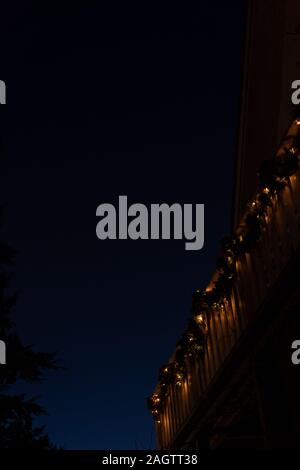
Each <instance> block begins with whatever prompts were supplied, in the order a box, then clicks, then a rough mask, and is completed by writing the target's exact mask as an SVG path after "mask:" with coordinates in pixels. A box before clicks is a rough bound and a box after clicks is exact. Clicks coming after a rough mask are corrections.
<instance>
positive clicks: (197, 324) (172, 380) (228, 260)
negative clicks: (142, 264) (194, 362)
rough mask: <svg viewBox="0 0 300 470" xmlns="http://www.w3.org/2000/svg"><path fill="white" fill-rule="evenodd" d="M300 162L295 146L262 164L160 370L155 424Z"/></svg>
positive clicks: (154, 405) (152, 400)
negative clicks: (244, 208)
mask: <svg viewBox="0 0 300 470" xmlns="http://www.w3.org/2000/svg"><path fill="white" fill-rule="evenodd" d="M294 123H296V125H297V136H292V138H293V139H294V140H295V141H296V140H297V139H299V138H300V136H299V132H300V130H299V126H300V119H296V121H294ZM294 123H293V124H294ZM299 161H300V155H299V148H298V145H292V146H291V147H290V148H289V149H287V148H284V147H283V148H282V151H281V153H280V155H279V154H277V155H276V156H275V158H274V159H273V160H268V161H266V162H263V164H262V166H261V170H260V172H259V179H260V189H259V190H258V192H257V194H256V196H255V199H254V200H252V201H251V202H250V204H249V205H248V208H249V210H248V213H246V215H245V217H244V219H243V224H242V225H241V226H240V227H238V232H239V233H238V235H234V236H233V237H227V239H226V243H225V248H224V252H223V255H222V257H221V258H220V259H219V263H218V264H219V266H218V269H217V272H218V276H217V279H216V280H215V281H214V282H213V283H211V284H210V285H209V286H208V287H206V289H205V290H204V291H201V290H200V289H196V290H195V292H194V295H193V302H194V306H193V308H192V310H193V312H192V319H191V321H190V324H189V327H188V329H187V331H186V332H185V333H184V334H183V336H182V340H181V341H180V342H179V344H178V347H177V349H176V357H177V360H176V361H174V362H173V363H169V364H168V366H164V367H162V368H161V372H160V378H159V386H158V390H159V392H158V393H155V394H153V395H152V396H151V397H150V398H149V399H148V405H149V408H150V409H151V412H152V415H153V416H154V418H155V421H156V423H158V424H159V423H160V419H159V416H160V414H161V409H162V404H163V401H164V399H165V398H166V397H167V396H168V392H169V387H170V386H171V385H173V384H174V385H178V386H181V385H182V384H183V383H186V384H187V382H185V376H186V372H185V361H186V359H187V358H190V357H194V356H195V354H196V355H199V354H200V353H201V354H203V353H204V350H205V345H206V337H207V334H208V321H207V316H208V315H210V312H211V311H214V310H218V311H219V310H220V309H223V308H224V302H226V301H227V299H228V298H229V296H230V294H231V290H232V286H233V281H234V279H235V274H236V267H237V265H238V263H239V262H240V258H241V255H243V254H245V253H248V252H249V251H250V250H251V249H252V248H253V247H254V246H255V244H256V242H257V241H258V240H259V238H260V236H261V233H262V231H263V230H264V227H263V224H266V223H267V221H268V220H269V219H270V217H269V215H268V208H269V207H271V206H272V204H271V200H272V197H274V196H275V195H277V194H278V192H280V191H282V190H283V188H284V187H285V186H286V185H287V184H288V181H289V177H290V176H292V175H293V174H295V173H296V171H297V170H298V169H299ZM202 309H203V310H204V312H203V313H202V312H201V310H202ZM199 311H200V313H199Z"/></svg>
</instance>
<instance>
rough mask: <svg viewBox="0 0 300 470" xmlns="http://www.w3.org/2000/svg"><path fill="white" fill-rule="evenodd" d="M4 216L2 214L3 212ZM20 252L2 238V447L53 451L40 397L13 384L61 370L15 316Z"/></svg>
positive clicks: (0, 324) (0, 280) (0, 295)
mask: <svg viewBox="0 0 300 470" xmlns="http://www.w3.org/2000/svg"><path fill="white" fill-rule="evenodd" d="M0 216H1V214H0ZM15 255H16V252H15V251H14V250H13V249H12V248H11V247H10V246H9V245H8V244H7V243H5V242H2V241H0V340H1V341H3V342H4V343H5V345H6V351H7V360H6V364H0V450H1V449H15V450H35V449H36V450H51V449H54V448H55V446H54V445H53V444H52V443H51V442H50V439H49V437H48V436H47V434H46V433H45V430H44V427H36V426H35V425H34V419H35V418H36V417H37V416H40V415H42V414H44V413H45V411H44V410H43V408H42V407H41V406H40V405H39V404H38V402H37V399H38V397H34V398H28V397H27V396H26V395H25V394H15V393H14V391H13V386H14V385H15V384H19V383H20V382H22V381H24V382H27V383H36V382H38V381H40V380H41V378H42V377H43V373H44V371H45V370H47V369H59V368H60V367H58V365H57V360H56V356H55V354H53V353H45V352H35V351H34V350H33V349H32V347H31V346H26V345H24V344H23V342H22V340H21V339H20V337H19V336H18V333H17V329H16V325H15V323H14V321H13V319H12V310H13V307H14V305H15V304H16V301H17V299H18V295H17V294H16V293H11V292H10V291H11V288H10V281H11V274H10V272H9V267H10V266H11V265H12V264H13V262H14V258H15Z"/></svg>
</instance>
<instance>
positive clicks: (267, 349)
mask: <svg viewBox="0 0 300 470" xmlns="http://www.w3.org/2000/svg"><path fill="white" fill-rule="evenodd" d="M296 79H300V4H299V2H298V1H297V0H264V1H261V0H250V1H249V2H248V13H247V32H246V45H245V60H244V71H243V83H242V100H241V115H240V127H239V139H238V148H237V158H236V175H235V191H234V202H233V214H232V234H231V236H230V237H228V238H227V239H225V240H224V241H223V244H222V255H221V257H220V260H219V263H218V267H217V269H216V272H215V274H214V275H213V278H212V280H211V282H210V284H209V286H208V287H207V288H206V289H205V290H203V291H202V290H199V291H196V292H195V293H194V295H193V303H192V316H191V322H190V324H189V325H188V327H187V330H186V331H185V332H184V333H183V336H182V338H181V340H180V341H179V343H178V344H177V345H176V347H175V349H174V354H173V355H172V357H171V358H170V361H169V362H168V363H167V364H166V365H165V366H163V367H162V368H161V370H160V376H159V382H158V385H157V388H156V390H155V391H154V393H153V395H152V396H151V397H150V398H149V407H150V409H151V411H152V414H153V416H154V419H155V421H156V434H157V445H158V448H160V449H211V450H213V449H224V450H227V449H229V450H243V449H289V448H291V449H292V448H296V447H297V446H298V444H299V442H300V400H299V396H300V365H299V366H297V365H295V364H293V362H292V360H291V357H292V353H293V350H292V343H293V342H294V341H295V340H300V278H299V267H300V171H299V169H298V168H299V155H300V137H299V136H300V116H298V112H297V109H296V110H293V107H292V105H291V93H292V91H291V83H292V82H293V81H294V80H296ZM293 113H294V114H293ZM297 117H299V121H298V119H297ZM265 160H267V162H265ZM258 172H259V176H258Z"/></svg>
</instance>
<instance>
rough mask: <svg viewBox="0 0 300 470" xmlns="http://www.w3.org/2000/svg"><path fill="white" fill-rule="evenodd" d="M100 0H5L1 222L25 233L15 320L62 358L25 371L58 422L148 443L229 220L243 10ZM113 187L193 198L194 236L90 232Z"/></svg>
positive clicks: (143, 198) (54, 432)
mask: <svg viewBox="0 0 300 470" xmlns="http://www.w3.org/2000/svg"><path fill="white" fill-rule="evenodd" d="M102 3H104V2H97V3H96V2H82V4H80V3H73V6H72V7H69V8H67V7H65V8H63V9H62V7H57V6H55V3H52V2H49V3H48V2H22V5H21V2H20V3H19V4H18V3H16V2H11V3H10V4H9V5H7V6H6V7H4V6H3V7H2V6H1V8H2V9H4V10H3V11H2V12H1V23H2V24H3V27H2V29H1V33H0V37H1V67H0V70H1V76H0V79H2V80H5V81H6V84H7V105H6V106H2V107H1V136H0V138H1V145H2V154H1V170H0V185H1V190H0V191H1V197H0V202H1V205H3V206H4V230H3V231H2V237H5V239H6V240H7V241H8V242H9V243H10V244H12V245H13V246H14V247H15V248H16V249H17V250H18V256H17V260H16V263H15V266H14V271H15V277H14V286H16V287H17V288H19V289H20V292H21V295H20V300H19V303H18V305H17V307H16V309H15V320H16V323H17V326H18V331H19V332H20V334H21V336H22V338H23V339H24V341H26V342H27V343H30V344H34V345H35V346H36V349H37V350H46V351H47V350H49V351H53V350H54V351H57V352H58V356H59V358H60V362H61V364H62V365H63V366H64V367H65V368H66V370H65V371H60V372H53V373H51V374H47V376H46V380H45V381H44V382H43V383H42V384H41V385H38V386H34V387H31V388H30V387H28V386H27V387H24V386H22V387H21V390H25V389H26V390H28V391H29V392H30V393H32V394H34V395H41V402H42V404H43V405H44V406H45V407H46V409H47V410H48V412H49V416H45V417H43V418H42V419H41V422H42V423H45V424H46V425H47V429H48V431H49V434H50V436H51V438H52V439H53V440H54V441H55V442H56V443H57V444H58V445H62V446H64V447H65V448H67V449H141V448H143V449H147V448H149V447H153V446H154V445H155V438H154V431H153V424H152V418H151V415H150V413H149V411H148V410H147V409H146V402H145V398H146V397H147V396H148V395H150V394H151V392H152V390H153V388H154V386H155V384H156V380H157V371H158V368H159V367H160V366H161V364H163V363H164V362H165V361H167V360H168V358H169V356H170V355H171V353H172V352H173V349H174V346H175V343H176V341H177V339H178V338H179V336H180V334H181V332H182V330H183V328H184V327H185V325H186V321H187V318H188V316H189V314H190V312H189V309H190V304H191V295H192V292H193V290H194V289H195V288H197V287H205V285H206V284H207V283H208V281H209V279H210V276H211V274H212V272H213V270H214V267H215V261H216V257H217V256H218V250H219V240H220V238H222V237H223V236H224V235H226V233H228V232H229V231H230V217H231V205H232V193H233V179H234V158H235V148H236V136H237V129H238V113H239V95H240V85H241V70H242V59H243V46H244V30H245V18H244V16H245V11H244V2H242V1H239V2H230V1H227V2H224V1H221V0H220V1H214V2H206V1H201V2H190V3H185V2H180V4H176V2H170V3H168V2H158V1H156V0H151V1H150V0H149V1H147V2H145V1H142V0H140V1H138V2H125V1H123V2H119V3H117V2H108V3H109V6H108V5H102ZM83 5H84V6H83ZM119 195H127V196H128V201H129V204H132V203H135V202H140V203H144V204H146V205H150V204H151V203H163V202H165V203H168V204H172V203H174V202H179V203H181V204H184V203H192V204H196V203H204V204H205V246H204V248H203V250H201V251H185V249H184V241H178V240H177V241H167V240H161V241H159V240H157V241H151V240H148V241H147V240H139V241H132V240H120V241H118V240H107V241H100V240H98V239H97V238H96V232H95V229H96V223H97V218H96V215H95V214H96V208H97V206H98V205H99V204H101V203H104V202H108V203H112V204H117V201H118V196H119Z"/></svg>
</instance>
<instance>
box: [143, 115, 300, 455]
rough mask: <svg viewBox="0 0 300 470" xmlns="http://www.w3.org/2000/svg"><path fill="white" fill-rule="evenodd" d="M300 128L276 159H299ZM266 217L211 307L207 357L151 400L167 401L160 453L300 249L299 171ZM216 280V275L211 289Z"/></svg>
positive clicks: (188, 365)
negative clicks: (228, 287) (227, 286)
mask: <svg viewBox="0 0 300 470" xmlns="http://www.w3.org/2000/svg"><path fill="white" fill-rule="evenodd" d="M299 127H300V122H299V121H294V122H293V124H292V126H291V127H290V129H289V131H288V133H287V136H286V138H285V139H284V140H283V142H282V145H281V146H280V148H279V150H278V152H277V154H276V158H277V159H280V158H281V157H282V156H283V155H284V154H286V152H287V151H291V150H292V152H294V153H295V152H296V153H297V158H298V159H299V151H298V147H297V145H298V140H299ZM290 173H291V172H290ZM265 190H268V189H267V188H265ZM252 204H255V202H253V203H252ZM263 218H264V223H263V228H262V232H261V234H260V237H259V239H258V240H257V241H256V242H255V245H254V246H253V248H252V249H251V250H249V251H248V252H247V251H246V252H244V253H241V254H240V255H239V256H238V258H237V259H236V260H235V261H234V264H235V277H234V281H233V284H232V287H231V291H230V294H229V295H228V296H227V298H225V299H223V300H222V302H221V303H217V304H216V305H215V306H211V307H210V312H209V320H208V329H207V337H206V342H205V350H204V353H203V354H198V356H196V357H195V356H193V357H186V358H185V375H184V380H180V381H178V383H176V381H173V383H170V384H168V390H167V392H164V396H163V397H162V394H161V389H160V385H159V386H158V388H157V390H156V391H155V393H154V395H153V396H152V402H153V400H154V401H155V400H156V401H157V402H159V401H160V400H163V401H162V403H161V404H160V406H159V407H157V408H155V407H154V415H157V416H154V417H156V433H157V441H158V447H159V448H161V449H167V448H171V447H172V445H173V442H174V441H175V440H176V439H177V437H178V435H180V433H181V432H182V430H183V429H184V427H185V426H186V423H187V422H188V420H189V419H190V417H191V416H192V415H193V414H194V412H195V410H196V408H198V406H199V402H200V401H201V399H202V398H203V396H204V395H205V394H206V393H207V390H208V389H209V387H210V385H211V384H212V382H213V381H214V380H215V378H216V376H217V373H218V371H219V370H220V368H221V366H222V365H223V364H224V361H226V360H228V358H229V356H230V355H231V354H233V352H234V348H235V346H236V345H237V344H238V342H239V339H240V338H241V336H242V335H243V334H245V332H246V331H247V329H248V328H249V327H250V326H251V324H252V323H253V322H255V320H256V318H257V317H258V315H261V313H260V312H261V311H262V309H261V306H262V304H263V302H264V301H265V300H266V298H267V297H268V294H269V292H270V290H271V289H272V287H274V285H275V283H276V280H277V279H278V277H279V275H280V273H281V272H282V271H283V270H284V269H285V267H286V266H287V265H288V263H289V261H290V260H291V258H292V257H293V254H294V253H295V252H296V250H298V249H299V247H300V171H299V170H297V169H295V171H293V174H292V175H291V174H289V175H288V176H286V177H285V178H284V187H283V189H281V190H280V191H274V192H273V193H272V197H271V198H270V203H269V204H268V207H267V209H265V211H264V214H263ZM245 221H246V215H245V217H244V218H243V220H242V221H241V224H240V226H239V227H238V228H237V232H236V234H237V236H239V234H240V233H242V232H243V230H244V226H245V223H246V222H245ZM217 277H218V274H216V276H214V279H213V281H212V284H211V285H213V284H214V281H215V279H216V278H217ZM209 289H210V286H209V287H208V290H209ZM174 357H175V356H174V355H173V357H172V358H171V360H170V363H171V364H173V361H174ZM153 397H154V398H153ZM158 410H159V411H158Z"/></svg>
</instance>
